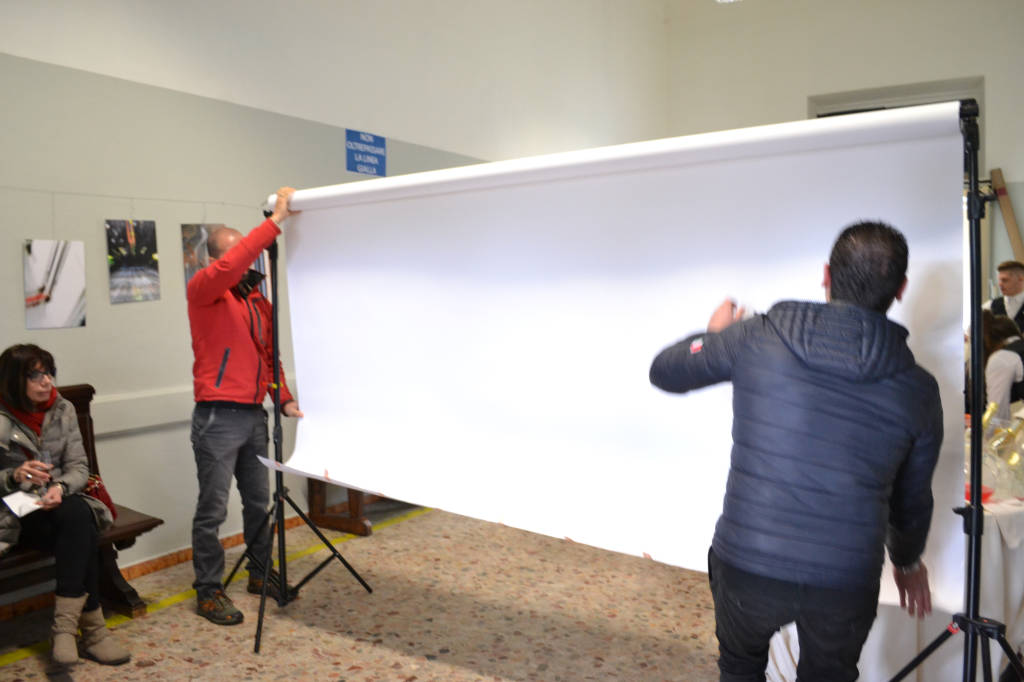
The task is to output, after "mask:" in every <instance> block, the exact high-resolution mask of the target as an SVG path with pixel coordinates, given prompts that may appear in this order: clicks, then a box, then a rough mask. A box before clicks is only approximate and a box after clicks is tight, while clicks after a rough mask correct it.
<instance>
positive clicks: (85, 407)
mask: <svg viewBox="0 0 1024 682" xmlns="http://www.w3.org/2000/svg"><path fill="white" fill-rule="evenodd" d="M57 392H58V393H60V394H61V395H62V396H64V397H65V398H66V399H67V400H69V401H70V402H71V404H72V405H74V406H75V411H76V412H77V413H78V429H79V430H80V431H81V432H82V444H83V445H84V446H85V454H86V456H87V457H88V458H89V471H90V472H91V473H94V474H96V475H97V476H99V473H100V467H99V464H97V463H96V440H95V434H94V433H93V427H92V413H91V412H90V409H89V406H90V405H91V404H92V397H93V396H94V395H96V389H95V388H93V387H92V385H91V384H73V385H71V386H58V387H57Z"/></svg>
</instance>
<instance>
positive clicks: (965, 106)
mask: <svg viewBox="0 0 1024 682" xmlns="http://www.w3.org/2000/svg"><path fill="white" fill-rule="evenodd" d="M960 131H961V133H962V134H963V138H964V156H965V162H966V170H967V219H968V223H969V225H970V234H969V242H970V256H969V257H970V273H971V275H970V276H971V363H970V364H971V376H972V377H973V378H974V380H973V381H971V481H970V483H971V499H970V502H969V503H968V504H967V505H966V506H964V507H957V508H956V509H954V510H953V511H954V512H956V513H957V514H959V515H961V516H963V518H964V533H966V534H967V575H966V576H965V586H964V591H965V596H964V601H965V602H966V605H967V609H966V613H956V614H954V615H953V620H952V622H950V624H949V625H948V626H946V629H945V630H943V631H942V634H940V635H939V636H938V637H936V638H935V639H934V640H933V641H932V642H931V644H929V645H928V646H926V647H925V648H924V649H923V650H922V651H921V653H919V654H918V655H917V656H916V657H915V658H914V659H913V660H912V661H910V663H908V664H907V665H906V667H904V668H903V669H902V670H900V671H899V672H898V673H896V676H895V677H893V678H892V682H897V680H902V679H903V678H905V677H906V676H907V675H909V674H910V673H911V672H912V671H913V670H914V668H916V667H917V666H918V665H920V664H921V663H922V662H924V660H925V659H926V658H928V656H930V655H931V654H932V653H933V652H934V651H935V650H936V649H938V648H939V647H940V646H942V643H943V642H945V641H946V640H947V639H949V638H950V637H952V636H953V635H954V634H956V633H957V632H963V633H964V635H965V637H964V655H963V680H964V682H974V680H975V675H976V674H977V671H978V640H979V638H981V637H984V638H986V640H995V641H996V642H998V643H999V646H1001V647H1002V649H1003V651H1004V652H1005V653H1006V656H1007V658H1009V660H1010V665H1011V666H1012V667H1013V669H1014V670H1015V671H1016V673H1017V675H1018V678H1019V679H1022V680H1024V664H1022V663H1021V661H1020V659H1018V658H1017V655H1016V654H1015V653H1014V651H1013V648H1012V647H1011V646H1010V644H1009V642H1007V641H1006V626H1005V625H1003V624H1002V623H1000V622H998V621H994V620H991V619H989V618H985V617H983V616H980V615H978V604H979V602H980V598H981V535H982V531H983V530H984V518H985V517H984V512H985V510H984V509H983V508H982V505H981V466H982V465H981V447H982V444H981V442H982V435H983V434H982V432H983V431H984V428H983V426H982V423H981V413H982V405H983V403H984V400H985V394H984V388H983V386H982V381H981V377H983V376H985V375H984V371H985V370H984V366H983V362H982V329H981V325H982V321H981V279H980V274H981V273H980V270H981V218H982V217H983V216H984V215H985V201H986V197H984V196H983V195H982V194H981V192H980V191H979V190H978V139H979V136H978V103H977V102H976V101H975V100H973V99H967V100H963V101H961V102H960ZM981 645H982V646H981V661H982V668H983V669H982V674H983V676H984V680H985V682H992V660H991V654H990V652H989V642H987V641H982V642H981Z"/></svg>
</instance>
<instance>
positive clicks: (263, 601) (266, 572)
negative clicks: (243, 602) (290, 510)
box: [253, 493, 281, 654]
mask: <svg viewBox="0 0 1024 682" xmlns="http://www.w3.org/2000/svg"><path fill="white" fill-rule="evenodd" d="M280 504H281V499H280V497H279V496H278V494H277V493H275V494H274V504H273V505H272V506H271V508H270V509H271V514H273V515H272V516H268V517H267V518H272V519H274V520H273V521H271V523H270V537H271V538H273V537H274V534H275V533H276V531H277V515H276V514H275V512H276V511H277V509H278V507H279V506H280ZM268 545H269V546H268V547H267V556H266V559H265V563H264V565H263V587H262V588H261V589H260V611H259V617H258V618H257V619H256V641H255V644H254V646H253V653H256V654H258V653H259V652H260V640H261V639H262V638H263V615H264V613H265V612H266V610H267V580H268V579H269V577H270V564H271V563H272V559H271V555H272V554H273V552H274V543H273V542H270V543H268Z"/></svg>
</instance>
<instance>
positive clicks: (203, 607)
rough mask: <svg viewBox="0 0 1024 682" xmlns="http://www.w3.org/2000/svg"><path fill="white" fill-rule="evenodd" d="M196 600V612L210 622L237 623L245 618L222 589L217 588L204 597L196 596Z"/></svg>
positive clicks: (218, 623) (221, 623)
mask: <svg viewBox="0 0 1024 682" xmlns="http://www.w3.org/2000/svg"><path fill="white" fill-rule="evenodd" d="M196 601H197V603H196V613H198V614H199V615H200V616H202V617H203V618H205V619H206V620H208V621H210V622H211V623H216V624H217V625H238V624H239V623H241V622H242V619H243V618H245V616H243V615H242V612H241V611H239V610H238V609H236V608H235V605H234V604H232V603H231V600H230V599H229V598H228V595H226V594H224V590H222V589H217V590H215V591H214V592H212V593H211V594H209V595H207V596H205V597H199V596H197V598H196Z"/></svg>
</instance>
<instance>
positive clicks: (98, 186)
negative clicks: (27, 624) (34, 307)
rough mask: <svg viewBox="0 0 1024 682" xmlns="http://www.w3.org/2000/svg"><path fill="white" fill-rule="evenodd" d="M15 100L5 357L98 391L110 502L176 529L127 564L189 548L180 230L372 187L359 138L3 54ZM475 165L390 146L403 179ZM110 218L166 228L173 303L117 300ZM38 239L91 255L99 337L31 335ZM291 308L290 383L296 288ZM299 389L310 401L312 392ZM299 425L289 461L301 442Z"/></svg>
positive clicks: (10, 132) (1, 252) (7, 175)
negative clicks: (348, 142) (25, 356)
mask: <svg viewBox="0 0 1024 682" xmlns="http://www.w3.org/2000/svg"><path fill="white" fill-rule="evenodd" d="M0 91H2V92H4V93H7V94H6V95H5V97H4V100H5V105H4V107H3V108H0V149H2V150H3V163H2V164H0V216H3V217H2V219H0V313H2V319H3V320H4V323H3V326H2V333H0V345H2V346H3V347H7V346H8V345H10V344H12V343H17V342H25V341H31V342H34V343H38V344H40V345H42V346H43V347H45V348H47V349H49V350H51V351H52V352H53V353H54V355H55V356H56V358H57V363H58V367H59V375H60V376H59V380H60V382H61V383H67V384H71V383H79V382H86V383H91V384H92V385H94V386H95V387H96V389H97V397H96V400H95V403H94V405H95V409H94V415H95V421H96V428H97V448H98V451H99V453H98V454H99V459H100V468H101V471H102V474H103V477H104V479H105V481H106V482H107V485H108V487H109V489H110V491H111V494H112V495H113V496H114V498H115V499H116V500H117V501H119V502H122V503H124V504H126V505H128V506H131V507H134V508H137V509H140V510H142V511H146V512H148V513H150V514H154V515H156V516H160V517H161V518H163V519H164V520H165V522H166V523H165V525H164V526H161V527H160V528H159V529H157V530H155V531H153V532H151V533H149V534H147V535H145V536H143V537H141V538H140V539H139V541H138V544H137V545H136V547H134V548H132V549H129V550H126V551H125V552H124V553H123V560H122V564H123V565H128V564H131V563H133V562H136V561H139V560H143V559H147V558H150V557H153V556H159V555H162V554H166V553H167V552H170V551H173V550H177V549H181V548H184V547H188V546H189V545H190V540H189V528H190V523H191V513H192V506H193V504H194V500H195V496H196V482H195V467H194V464H193V459H192V451H191V447H190V445H189V437H188V427H187V423H186V422H187V420H188V419H189V417H190V411H191V403H192V397H191V363H192V351H191V346H190V337H189V330H188V320H187V317H186V306H185V299H184V275H183V273H182V260H181V232H180V225H181V223H194V222H223V223H227V224H229V225H232V226H235V227H238V228H239V229H242V230H243V231H244V230H248V229H249V228H250V227H252V226H254V225H256V224H258V223H259V222H261V221H262V219H263V218H262V214H261V213H260V211H259V204H260V202H262V201H263V199H264V198H265V197H266V196H267V194H268V193H270V192H272V191H274V190H275V189H276V188H277V187H279V186H280V185H284V184H290V185H293V186H297V187H316V186H320V185H328V184H336V183H339V182H345V181H349V180H356V179H360V178H362V177H363V176H358V175H355V174H351V173H347V172H346V171H345V145H344V142H345V131H344V129H342V128H336V127H332V126H328V125H323V124H318V123H311V122H309V121H303V120H300V119H296V118H291V117H287V116H281V115H277V114H271V113H268V112H265V111H260V110H257V109H251V108H246V107H242V106H238V105H234V104H227V103H225V102H218V101H215V100H211V99H206V98H202V97H197V96H194V95H186V94H182V93H178V92H173V91H170V90H164V89H160V88H156V87H152V86H147V85H140V84H137V83H131V82H129V81H124V80H119V79H115V78H110V77H107V76H99V75H95V74H90V73H86V72H84V71H77V70H73V69H68V68H64V67H59V66H52V65H48V64H43V63H40V62H35V61H30V60H25V59H19V58H16V57H11V56H7V55H2V54H0ZM472 162H474V160H473V159H470V158H468V157H464V156H459V155H456V154H449V153H445V152H441V151H437V150H431V149H427V148H425V147H421V146H417V145H412V144H407V143H404V142H401V141H399V140H390V139H389V140H388V170H389V174H391V175H398V174H402V173H409V172H413V171H419V170H427V169H432V168H440V167H449V166H454V165H465V164H467V163H472ZM109 218H134V219H146V220H155V221H156V226H157V244H158V248H159V253H160V281H161V293H160V300H158V301H149V302H143V303H121V304H117V305H112V304H111V303H110V302H109V292H108V273H107V269H106V241H105V233H104V220H105V219H109ZM27 238H32V239H70V240H78V241H83V242H85V250H86V276H87V325H86V327H84V328H78V329H55V330H37V331H27V330H26V329H25V324H24V307H23V306H24V304H23V284H22V262H21V259H22V256H21V253H22V252H21V245H22V243H23V241H24V240H25V239H27ZM286 253H287V245H285V246H284V252H283V254H282V257H284V256H285V255H286ZM281 267H282V272H283V270H284V262H283V260H282V264H281ZM281 296H282V300H283V302H284V305H282V311H281V312H282V315H281V319H282V322H283V325H282V326H283V335H282V348H283V355H282V357H283V359H284V364H285V367H286V370H288V369H289V368H290V367H291V364H292V363H291V339H290V333H289V327H288V311H287V281H283V283H282V287H281ZM289 374H290V372H289ZM289 378H291V377H289ZM292 383H293V384H294V380H293V381H292ZM294 388H296V389H297V393H298V396H299V398H300V401H301V396H302V388H301V386H295V387H294ZM288 421H289V422H290V421H291V420H288ZM288 426H289V428H288V429H287V430H286V437H285V444H286V449H287V448H288V447H290V445H291V443H292V435H293V433H294V429H293V425H292V424H290V423H289V424H288ZM291 483H292V486H291V488H292V493H293V495H294V496H295V498H296V499H297V500H302V499H304V495H305V485H304V484H303V483H302V482H301V481H292V482H291ZM233 494H234V493H233ZM238 507H239V505H238V504H232V505H231V516H230V517H229V519H228V522H227V523H226V524H225V525H224V527H223V528H222V532H223V533H224V534H232V533H235V532H238V531H239V530H240V528H241V520H240V515H239V509H238Z"/></svg>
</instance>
